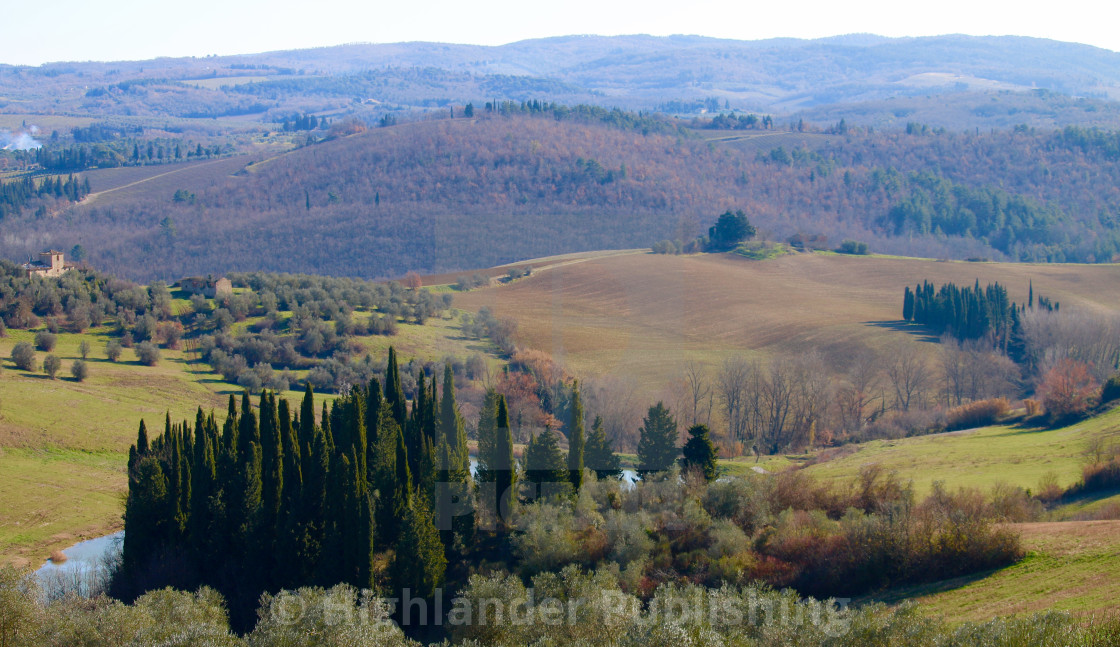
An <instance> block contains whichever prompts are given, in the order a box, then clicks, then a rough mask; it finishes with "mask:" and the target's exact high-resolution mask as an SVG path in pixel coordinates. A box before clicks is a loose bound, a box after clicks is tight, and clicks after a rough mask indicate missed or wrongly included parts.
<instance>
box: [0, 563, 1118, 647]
mask: <svg viewBox="0 0 1120 647" xmlns="http://www.w3.org/2000/svg"><path fill="white" fill-rule="evenodd" d="M615 582H616V578H615V576H614V574H612V573H609V572H605V571H597V572H586V571H581V570H579V569H577V568H568V569H565V570H563V571H562V572H559V573H545V574H541V575H538V576H536V577H534V578H533V579H532V580H530V581H529V582H527V583H526V582H524V581H522V580H520V579H519V578H516V577H509V576H503V575H497V574H495V575H489V576H486V575H475V576H472V577H471V579H470V582H469V584H468V585H467V586H466V587H465V589H464V590H463V591H462V592H461V595H460V596H458V597H456V598H454V599H450V600H446V601H445V602H446V604H447V605H448V607H449V608H451V609H453V615H451V616H450V617H449V620H448V622H447V623H446V624H444V625H442V626H438V627H434V628H433V627H416V626H415V625H413V624H411V623H407V618H405V617H404V616H403V615H401V614H400V613H397V614H394V613H393V611H392V604H391V602H392V601H389V600H384V599H381V598H377V597H374V596H371V595H370V594H369V593H368V592H359V591H357V590H356V589H354V588H352V587H349V586H342V585H340V586H335V587H333V588H330V589H323V588H301V589H298V590H295V591H281V592H279V593H277V594H275V595H266V596H264V597H262V599H261V604H260V608H259V611H258V617H259V620H258V622H257V624H256V626H255V628H254V629H253V630H252V631H251V632H249V633H247V634H245V635H243V636H238V635H236V634H234V633H232V632H231V631H230V628H229V624H228V621H227V619H226V611H225V608H224V606H223V603H222V599H221V597H220V596H219V595H218V594H217V593H215V592H214V591H213V590H211V589H206V588H203V589H200V590H199V591H197V592H195V593H189V592H181V591H174V590H171V589H164V590H160V591H154V592H151V593H148V594H146V595H144V596H142V597H140V598H138V599H137V600H136V601H135V602H133V603H132V604H123V603H120V602H117V601H115V600H112V599H110V598H106V597H96V598H93V599H83V598H79V597H75V596H66V597H62V598H58V599H48V598H47V597H46V596H44V595H43V594H42V591H41V590H40V588H39V587H38V585H37V583H36V581H35V579H34V578H33V577H31V576H29V575H26V574H22V573H19V572H17V571H15V570H13V569H11V568H7V567H4V568H0V643H2V644H4V645H5V647H27V646H32V645H34V646H36V647H55V646H63V645H66V646H69V645H78V644H81V645H99V646H104V647H117V646H121V647H123V646H126V645H168V646H175V645H183V646H186V645H191V646H206V647H239V646H246V647H257V646H260V647H264V646H266V645H267V646H270V647H271V646H278V645H283V646H286V647H313V646H320V645H321V646H336V647H342V646H358V645H378V646H384V647H395V646H402V647H403V646H412V645H420V644H421V643H419V642H416V641H414V640H412V639H410V638H409V637H408V636H407V635H406V632H408V633H428V634H432V633H445V635H447V636H449V637H447V638H444V639H443V642H442V643H439V644H442V645H445V646H446V645H451V644H454V645H464V646H472V647H473V646H482V645H495V646H497V645H517V646H521V645H581V646H587V647H593V646H599V645H603V646H607V645H609V646H611V647H628V646H631V645H633V646H635V647H637V646H639V645H640V646H642V647H648V646H662V645H664V646H666V647H668V646H672V647H680V646H682V645H697V646H709V645H710V646H713V647H714V646H716V645H773V646H778V647H780V646H783V645H790V646H792V645H797V646H799V647H800V646H814V645H821V646H824V645H827V646H829V647H849V646H850V647H857V646H858V647H864V646H867V647H871V646H884V647H885V646H887V645H890V646H891V647H910V646H913V647H958V646H959V647H966V646H967V647H977V646H989V645H991V646H997V645H998V646H1000V647H1019V646H1022V647H1027V646H1030V647H1034V646H1037V645H1048V646H1049V645H1054V646H1068V647H1080V646H1085V647H1098V646H1099V647H1104V646H1106V645H1116V644H1117V643H1118V637H1120V621H1118V620H1116V619H1091V620H1085V619H1078V618H1073V617H1071V616H1069V615H1066V614H1060V613H1046V614H1039V615H1034V616H1031V617H1026V618H1014V619H1006V620H1003V619H997V620H992V621H990V622H985V623H965V624H962V625H958V626H951V625H949V624H947V623H945V622H943V621H940V620H936V619H931V618H929V617H926V616H924V615H922V614H921V613H920V612H919V610H918V608H917V607H915V606H912V605H904V606H902V607H898V608H893V609H892V608H887V607H884V606H880V605H872V606H866V607H862V608H858V609H851V608H844V606H843V605H838V604H835V603H834V602H832V601H829V602H818V601H815V600H812V599H799V598H798V597H797V596H796V595H794V594H793V593H791V592H788V591H787V592H780V593H779V592H775V591H771V590H767V589H764V588H757V587H738V586H724V587H721V588H718V589H706V588H704V587H700V586H697V585H695V584H690V583H684V584H666V585H664V586H662V587H660V588H658V589H657V591H656V593H655V595H654V596H653V597H652V598H651V600H650V601H649V602H648V603H646V604H642V603H641V601H640V600H639V599H638V598H636V597H634V596H632V595H628V594H627V593H625V592H624V591H622V590H621V589H620V588H619V587H618V586H617V584H616V583H615ZM395 619H396V620H400V621H402V624H403V625H404V628H403V629H402V627H401V625H398V624H397V623H395V622H394V620H395Z"/></svg>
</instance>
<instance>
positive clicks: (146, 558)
mask: <svg viewBox="0 0 1120 647" xmlns="http://www.w3.org/2000/svg"><path fill="white" fill-rule="evenodd" d="M135 467H136V478H135V480H134V481H133V482H131V483H130V484H129V488H128V498H127V499H126V500H125V511H124V522H125V528H126V529H127V531H128V532H126V533H125V537H124V546H123V553H122V556H121V559H122V568H123V569H124V570H125V572H128V573H136V572H137V571H138V569H140V568H143V567H146V566H147V565H148V563H149V562H150V561H151V560H152V558H153V557H154V556H155V555H156V554H157V552H158V551H159V550H160V548H161V547H162V545H163V543H164V542H165V541H166V536H167V526H168V519H167V512H166V511H167V477H166V476H165V475H164V472H163V468H162V467H161V466H160V463H159V460H157V459H156V458H155V457H154V456H147V455H144V456H141V457H140V459H139V461H138V462H137V464H136V466H135Z"/></svg>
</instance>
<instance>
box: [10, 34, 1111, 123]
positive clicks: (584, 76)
mask: <svg viewBox="0 0 1120 647" xmlns="http://www.w3.org/2000/svg"><path fill="white" fill-rule="evenodd" d="M326 18H327V19H337V17H326ZM1118 60H1120V55H1118V54H1117V53H1115V52H1110V51H1107V50H1103V49H1098V48H1094V47H1089V46H1085V45H1079V44H1076V43H1062V42H1057V41H1050V40H1044V39H1035V38H1017V37H969V36H961V35H950V36H936V37H928V38H882V37H878V36H872V35H867V34H862V35H849V36H838V37H833V38H822V39H816V40H798V39H791V38H790V39H771V40H763V41H736V40H726V39H715V38H704V37H699V36H680V35H678V36H670V37H654V36H643V35H633V36H614V37H602V36H562V37H557V38H546V39H536V40H526V41H521V42H516V43H509V44H506V45H501V46H497V47H480V46H475V45H455V44H448V43H424V42H418V43H392V44H351V45H345V46H339V47H324V48H318V49H309V50H296V51H280V52H268V53H263V54H248V55H241V56H222V57H205V58H161V59H157V60H152V61H118V62H113V63H98V62H86V63H73V62H71V63H50V64H46V65H43V66H39V67H26V66H3V65H0V97H4V99H0V112H20V113H32V114H34V113H40V114H42V113H44V112H47V111H58V110H65V111H66V112H67V113H68V114H90V115H98V116H104V115H147V116H159V117H162V118H169V117H170V118H185V119H198V118H211V117H228V116H243V115H253V116H254V117H259V118H260V120H262V121H280V120H282V119H283V118H285V117H286V116H287V115H289V114H290V113H292V112H295V111H314V112H320V113H325V112H329V113H332V114H338V113H339V112H342V113H360V114H363V115H366V116H369V117H372V119H376V118H377V117H379V116H380V115H382V114H385V113H392V112H395V111H397V110H402V109H412V108H420V109H446V108H447V107H448V106H450V105H462V104H465V103H467V102H470V101H476V102H477V101H480V100H499V101H500V100H515V101H526V100H533V99H544V98H546V97H547V98H550V99H552V100H560V101H564V102H566V103H578V102H589V103H603V102H604V101H603V100H604V98H605V97H609V105H613V106H619V107H623V108H628V109H635V110H637V109H641V110H651V109H654V110H663V111H665V112H669V113H691V114H695V113H698V112H700V111H703V110H708V111H713V110H718V109H722V108H732V109H739V110H762V111H767V112H772V113H775V114H785V115H788V114H791V113H795V112H797V111H799V110H811V111H813V112H814V113H815V114H817V115H821V114H822V112H823V113H824V114H825V115H827V116H823V117H821V118H822V119H833V118H835V115H836V114H837V113H838V111H843V110H844V107H845V106H848V105H852V104H860V105H862V106H863V114H859V111H857V112H849V113H848V114H847V116H848V117H849V118H850V119H851V118H856V119H859V120H860V121H861V123H876V124H877V123H882V122H883V121H884V120H889V119H891V118H892V117H897V116H898V114H899V110H903V111H905V110H907V107H906V106H900V105H898V104H889V103H888V104H884V105H876V106H875V107H874V108H873V109H871V110H870V111H868V108H869V107H870V106H872V105H874V104H875V103H876V102H881V101H883V100H887V99H892V100H896V99H906V98H916V99H918V100H921V99H922V98H926V97H929V96H931V95H932V96H935V97H939V98H944V97H953V98H954V100H955V101H956V100H959V99H960V98H961V97H963V98H964V99H963V100H964V102H965V103H966V104H967V105H968V107H969V109H970V110H972V114H971V117H972V119H971V122H970V123H969V124H968V125H982V126H985V127H1002V128H1006V127H1010V126H1012V125H1014V124H1016V123H1021V122H1028V123H1032V124H1034V123H1037V125H1065V124H1067V123H1086V122H1068V121H1063V117H1061V116H1060V115H1049V116H1044V115H1029V116H1028V117H1027V118H1023V117H1017V116H1016V115H1014V114H1013V113H1012V114H1008V113H1001V112H1000V111H999V110H996V111H995V112H985V110H986V108H988V107H989V104H990V95H991V94H992V93H995V92H1014V93H1016V94H1019V93H1023V92H1026V91H1030V90H1042V91H1048V92H1053V93H1059V94H1060V95H1064V96H1065V97H1067V98H1068V97H1088V98H1091V99H1095V100H1105V101H1107V100H1110V99H1113V98H1115V97H1117V96H1120V77H1118V75H1117V73H1116V70H1117V69H1120V66H1118V64H1117V61H1118ZM1023 96H1029V95H1023ZM1009 98H1010V97H1009ZM1011 100H1012V102H1013V103H1017V102H1018V101H1017V100H1016V99H1014V98H1011ZM937 103H942V102H940V101H938V102H937ZM1027 103H1028V104H1029V103H1030V99H1027ZM927 105H929V104H927ZM933 107H934V108H935V110H934V111H933V114H932V115H929V116H933V117H935V118H936V119H935V121H936V122H937V123H938V124H939V125H950V124H952V123H953V122H954V114H953V111H952V110H950V111H949V112H948V113H944V114H945V119H940V118H938V117H939V114H938V111H937V110H936V107H937V105H936V103H935V104H934V105H933ZM1102 114H1103V113H1098V114H1095V115H1094V114H1083V115H1082V117H1083V118H1085V119H1087V120H1090V122H1092V123H1097V122H1096V121H1094V120H1095V119H1098V118H1100V117H1101V116H1102ZM1112 119H1113V121H1112V123H1113V124H1115V123H1116V122H1115V116H1114V115H1113V117H1112ZM1055 120H1056V121H1055Z"/></svg>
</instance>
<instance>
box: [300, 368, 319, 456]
mask: <svg viewBox="0 0 1120 647" xmlns="http://www.w3.org/2000/svg"><path fill="white" fill-rule="evenodd" d="M299 442H300V448H301V449H302V450H305V455H307V456H310V455H311V446H312V445H313V444H314V443H315V393H314V391H312V390H311V383H310V382H308V383H307V384H305V385H304V387H303V400H302V401H301V402H300V405H299Z"/></svg>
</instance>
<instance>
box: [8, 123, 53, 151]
mask: <svg viewBox="0 0 1120 647" xmlns="http://www.w3.org/2000/svg"><path fill="white" fill-rule="evenodd" d="M29 130H30V132H23V131H17V132H15V133H13V132H12V131H10V130H0V149H3V150H6V151H29V150H34V149H36V148H42V147H43V145H42V144H41V143H39V141H38V140H36V139H35V138H34V137H32V135H34V134H36V133H38V132H39V128H38V127H37V126H31V128H30V129H29Z"/></svg>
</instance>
